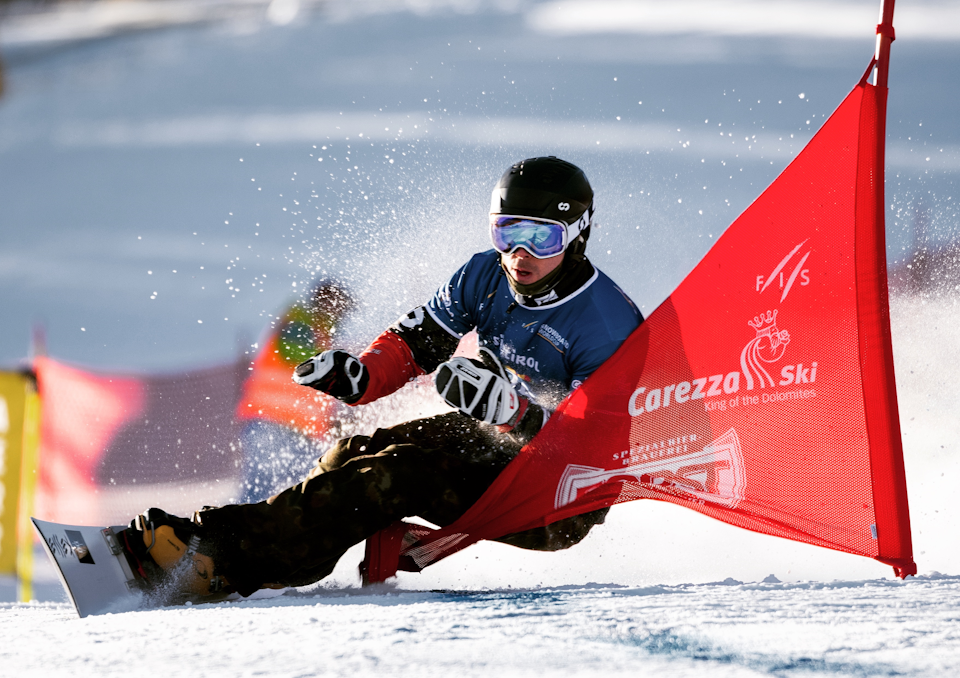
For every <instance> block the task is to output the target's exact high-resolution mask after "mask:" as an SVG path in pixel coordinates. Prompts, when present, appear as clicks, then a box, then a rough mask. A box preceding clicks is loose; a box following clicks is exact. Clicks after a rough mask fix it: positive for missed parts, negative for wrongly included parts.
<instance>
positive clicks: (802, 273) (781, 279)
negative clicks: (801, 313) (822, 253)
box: [756, 238, 813, 304]
mask: <svg viewBox="0 0 960 678" xmlns="http://www.w3.org/2000/svg"><path fill="white" fill-rule="evenodd" d="M807 242H809V238H808V239H807V240H804V241H803V242H802V243H800V244H799V245H797V246H796V247H794V248H793V250H791V252H790V254H788V255H787V256H785V257H784V258H783V259H782V260H781V261H780V263H779V264H777V265H776V266H775V267H774V269H773V270H772V271H771V272H770V275H768V276H766V277H764V276H762V275H758V276H757V281H756V282H757V292H759V293H760V294H763V293H764V292H766V291H767V288H768V287H770V286H771V285H773V284H774V283H779V288H780V290H782V292H781V294H780V303H781V304H782V303H783V301H784V299H786V298H787V295H788V294H790V290H791V289H792V288H793V285H794V283H796V282H797V279H798V278H799V280H800V283H799V284H800V286H801V287H806V286H807V285H809V284H810V269H809V268H804V267H803V265H804V264H805V263H807V258H808V257H809V256H810V253H811V252H812V251H813V250H807V252H806V254H804V255H803V256H802V257H800V260H799V261H798V262H797V264H796V265H794V267H793V269H791V271H790V273H788V274H787V275H786V276H784V271H785V268H786V266H787V264H789V263H790V262H791V261H792V260H793V258H794V255H795V254H797V252H799V251H800V250H801V249H802V248H803V246H804V245H806V244H807Z"/></svg>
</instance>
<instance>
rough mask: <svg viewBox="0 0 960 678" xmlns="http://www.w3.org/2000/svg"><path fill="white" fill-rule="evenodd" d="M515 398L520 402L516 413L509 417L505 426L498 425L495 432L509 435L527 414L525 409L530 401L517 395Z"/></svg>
mask: <svg viewBox="0 0 960 678" xmlns="http://www.w3.org/2000/svg"><path fill="white" fill-rule="evenodd" d="M517 398H518V399H519V400H520V406H519V407H518V408H517V411H516V412H515V413H514V415H513V416H512V417H510V421H508V422H507V423H506V424H500V425H499V426H497V430H498V431H499V432H500V433H510V432H511V431H512V430H513V429H514V427H516V426H517V424H519V423H520V422H521V421H523V417H524V415H525V414H526V413H527V407H528V406H529V405H530V401H529V400H527V399H526V398H524V397H523V396H522V395H518V396H517Z"/></svg>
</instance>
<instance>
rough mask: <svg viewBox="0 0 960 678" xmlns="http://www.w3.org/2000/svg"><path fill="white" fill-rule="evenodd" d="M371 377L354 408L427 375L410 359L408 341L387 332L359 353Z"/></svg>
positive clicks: (410, 353)
mask: <svg viewBox="0 0 960 678" xmlns="http://www.w3.org/2000/svg"><path fill="white" fill-rule="evenodd" d="M360 362H362V363H363V364H364V365H365V366H366V368H367V372H368V374H369V375H370V381H369V383H368V384H367V390H366V391H364V393H363V397H362V398H360V400H358V401H357V402H355V403H354V405H366V404H367V403H372V402H373V401H374V400H377V399H378V398H382V397H383V396H386V395H390V394H391V393H393V392H394V391H397V390H399V389H400V388H401V387H402V386H403V385H404V384H406V383H407V382H408V381H413V380H414V379H416V378H417V377H419V376H420V375H421V374H426V372H424V371H423V370H422V369H420V366H419V365H417V363H416V362H415V361H414V359H413V353H412V352H411V351H410V347H409V346H407V342H405V341H404V340H403V339H401V338H400V337H399V336H397V335H396V334H394V333H393V332H391V331H390V330H387V331H386V332H384V333H383V334H381V335H380V336H379V337H377V338H376V339H374V340H373V343H372V344H370V346H368V347H367V350H366V351H364V352H363V353H361V354H360Z"/></svg>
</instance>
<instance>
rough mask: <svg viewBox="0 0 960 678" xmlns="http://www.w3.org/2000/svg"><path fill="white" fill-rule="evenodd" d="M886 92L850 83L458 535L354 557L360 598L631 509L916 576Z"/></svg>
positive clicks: (386, 536)
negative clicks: (894, 317)
mask: <svg viewBox="0 0 960 678" xmlns="http://www.w3.org/2000/svg"><path fill="white" fill-rule="evenodd" d="M886 95H887V90H886V88H881V87H876V86H872V85H869V84H867V83H866V76H864V80H863V81H862V82H861V83H860V84H859V85H858V86H857V87H855V88H854V90H853V91H852V92H851V93H850V94H849V95H848V96H847V98H846V99H845V100H844V101H843V103H842V104H841V105H840V107H839V108H838V109H837V110H836V111H835V112H834V113H833V115H832V116H831V117H830V118H829V120H827V121H826V123H825V124H824V126H823V128H822V129H821V130H820V131H819V132H818V133H817V134H816V136H814V138H813V139H812V140H811V141H810V143H809V144H808V145H807V146H806V148H804V149H803V151H802V152H801V153H800V154H799V155H798V156H797V157H796V158H795V159H794V161H793V162H792V163H790V165H789V166H788V167H787V168H786V169H785V170H784V171H783V173H782V174H781V175H780V176H779V177H778V178H777V179H776V180H775V181H774V182H773V184H771V185H770V187H769V188H767V190H766V191H764V193H763V194H762V195H761V196H760V197H759V198H758V199H757V200H756V201H755V202H754V203H753V204H752V205H751V206H750V207H749V208H748V209H747V210H746V211H745V212H744V213H743V214H742V215H741V216H740V217H739V218H738V219H737V220H736V221H735V222H734V223H733V224H732V225H731V226H730V227H729V228H728V229H727V231H726V232H725V233H724V234H723V236H722V237H721V238H720V239H719V240H718V241H717V243H716V244H715V245H714V246H713V248H711V250H710V251H709V252H708V253H707V254H706V256H705V257H704V258H703V260H702V261H701V262H700V263H699V264H698V265H697V267H696V268H695V269H694V270H693V271H692V272H691V273H690V274H689V275H688V276H687V278H686V279H685V280H684V281H683V282H682V283H681V284H680V286H679V287H678V288H677V289H676V291H675V292H674V293H673V294H672V295H671V296H670V297H669V298H668V299H667V300H666V301H665V302H664V303H663V304H662V305H661V306H659V307H658V308H657V309H656V310H655V311H654V312H653V313H652V314H651V315H650V317H649V318H648V319H647V321H646V322H644V323H643V324H642V325H641V326H640V327H639V328H638V329H637V330H636V331H635V332H634V333H633V334H632V335H631V336H630V337H629V338H628V339H627V341H626V342H625V343H624V344H623V346H621V348H620V349H619V350H618V351H617V353H616V354H614V355H613V356H612V357H611V358H610V359H609V360H608V361H607V362H606V363H605V364H604V365H602V366H601V367H600V369H598V370H597V371H596V372H595V373H594V374H593V375H592V376H591V377H590V378H589V379H587V381H586V382H585V383H584V384H583V385H582V386H581V387H580V388H578V389H577V390H575V391H574V392H573V393H571V394H570V396H568V398H567V399H566V400H565V401H564V402H563V403H562V404H561V405H560V407H559V408H558V410H557V411H556V413H555V414H554V415H553V417H552V418H551V419H550V421H549V422H548V424H547V426H546V427H545V428H544V429H543V431H541V432H540V434H538V435H537V436H536V438H534V440H533V441H532V442H531V443H530V444H529V445H527V446H526V447H525V448H524V449H523V450H522V451H521V453H520V455H519V456H518V457H517V458H516V459H515V460H514V461H513V462H511V464H510V465H509V466H508V467H507V468H506V469H505V470H504V472H503V473H502V474H501V475H500V476H499V477H498V478H497V480H496V482H495V483H494V484H493V485H492V486H491V487H490V488H489V489H488V491H487V492H486V494H484V495H483V497H481V499H480V500H479V501H478V502H477V503H476V504H475V505H474V506H473V507H471V509H470V510H469V511H468V512H467V513H466V514H465V515H464V516H463V517H462V518H461V519H460V520H458V521H457V522H456V523H455V524H453V525H451V526H449V527H447V528H444V529H441V530H438V531H428V530H425V529H423V528H420V527H418V526H409V525H407V526H404V525H402V524H398V525H395V526H393V528H391V530H388V531H385V532H384V533H381V534H380V535H378V536H375V537H374V538H373V539H372V540H370V541H369V542H368V556H370V557H368V559H367V562H366V568H367V579H368V581H376V580H381V579H383V578H385V577H386V576H390V575H392V574H394V573H395V572H396V569H397V564H398V556H399V555H401V554H402V556H403V558H402V559H401V560H400V563H399V564H400V567H401V568H402V569H409V570H419V569H421V568H422V567H424V566H426V565H428V564H430V563H432V562H435V561H437V560H439V559H440V558H442V557H444V556H446V555H449V554H450V553H453V552H455V551H457V550H459V549H461V548H464V547H465V546H467V545H469V544H472V543H474V542H476V541H478V540H480V539H492V538H496V537H500V536H503V535H506V534H511V533H514V532H519V531H522V530H526V529H531V528H534V527H539V526H543V525H547V524H549V523H552V522H554V521H557V520H560V519H562V518H566V517H568V516H573V515H577V514H581V513H585V512H588V511H593V510H596V509H600V508H603V507H606V506H610V505H612V504H616V503H619V502H624V501H630V500H633V499H659V500H661V501H668V502H672V503H675V504H679V505H681V506H687V507H689V508H692V509H693V510H695V511H699V512H700V513H703V514H705V515H708V516H711V517H713V518H716V519H718V520H722V521H724V522H726V523H730V524H732V525H737V526H739V527H743V528H746V529H749V530H753V531H755V532H761V533H763V534H770V535H775V536H778V537H785V538H787V539H793V540H796V541H800V542H804V543H808V544H815V545H817V546H824V547H827V548H831V549H836V550H839V551H845V552H848V553H854V554H858V555H862V556H867V557H870V558H875V559H877V560H879V561H881V562H883V563H887V564H889V565H892V566H893V567H894V570H895V572H896V574H897V575H898V576H900V577H905V576H907V575H908V574H915V573H916V571H917V567H916V564H915V563H914V562H913V555H912V546H911V538H910V522H909V514H908V508H907V491H906V481H905V478H904V471H903V451H902V447H901V440H900V425H899V418H898V412H897V396H896V386H895V383H894V372H893V350H892V347H891V342H890V327H889V307H888V298H887V278H886V259H885V246H884V218H883V148H884V142H883V140H884V135H885V119H886ZM403 531H406V532H407V537H406V539H404V540H402V542H401V540H399V539H397V536H398V535H400V536H402V533H403ZM401 543H402V546H400V547H399V548H398V547H397V546H394V548H393V549H390V544H395V545H399V544H401ZM381 544H382V547H381V548H380V549H378V545H381Z"/></svg>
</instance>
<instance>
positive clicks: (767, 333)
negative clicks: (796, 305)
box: [747, 311, 790, 362]
mask: <svg viewBox="0 0 960 678" xmlns="http://www.w3.org/2000/svg"><path fill="white" fill-rule="evenodd" d="M747 324H748V325H749V326H750V327H752V328H753V329H755V330H756V331H757V336H756V337H755V339H754V341H758V340H762V339H766V340H767V341H766V342H764V343H763V346H762V347H763V348H764V349H766V351H768V352H769V353H768V355H766V356H765V360H766V361H767V362H772V361H773V360H778V359H779V358H780V356H781V355H783V350H782V347H786V345H787V344H789V343H790V333H789V332H787V331H786V330H780V329H778V328H777V311H767V312H766V313H763V312H762V311H761V312H760V314H759V315H756V316H754V317H753V320H748V321H747Z"/></svg>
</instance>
